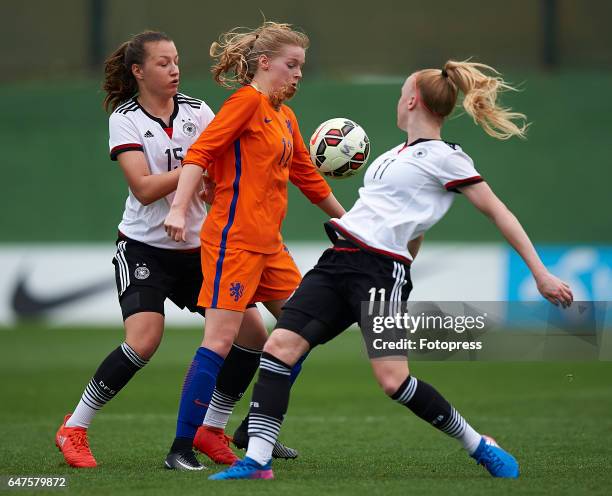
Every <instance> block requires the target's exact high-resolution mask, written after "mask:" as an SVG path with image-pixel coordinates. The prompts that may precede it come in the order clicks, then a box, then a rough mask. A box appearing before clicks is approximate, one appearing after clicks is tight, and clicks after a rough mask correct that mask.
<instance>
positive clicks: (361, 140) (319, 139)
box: [310, 117, 370, 178]
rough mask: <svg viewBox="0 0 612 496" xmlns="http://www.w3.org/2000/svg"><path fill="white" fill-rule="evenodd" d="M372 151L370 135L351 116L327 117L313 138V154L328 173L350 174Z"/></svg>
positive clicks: (318, 163) (315, 161)
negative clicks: (344, 117)
mask: <svg viewBox="0 0 612 496" xmlns="http://www.w3.org/2000/svg"><path fill="white" fill-rule="evenodd" d="M369 155H370V140H369V139H368V135H367V134H366V133H365V131H364V130H363V128H362V127H361V126H360V125H359V124H357V123H355V122H353V121H352V120H350V119H343V118H340V117H338V118H335V119H330V120H328V121H325V122H324V123H323V124H321V125H320V126H319V127H318V128H317V130H316V131H315V132H314V134H313V135H312V138H310V158H311V160H312V163H313V164H315V165H316V167H317V169H318V170H319V172H320V173H321V174H323V175H325V176H329V177H335V178H341V177H350V176H352V175H354V174H356V173H357V171H359V170H360V169H361V168H362V167H363V166H364V165H365V163H366V162H367V161H368V156H369Z"/></svg>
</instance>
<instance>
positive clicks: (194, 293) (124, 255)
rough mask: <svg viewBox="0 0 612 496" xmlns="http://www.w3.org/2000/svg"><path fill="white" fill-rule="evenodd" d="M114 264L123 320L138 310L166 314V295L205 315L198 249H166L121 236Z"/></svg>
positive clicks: (179, 304) (177, 303) (178, 303)
mask: <svg viewBox="0 0 612 496" xmlns="http://www.w3.org/2000/svg"><path fill="white" fill-rule="evenodd" d="M113 264H114V266H115V280H116V283H117V292H118V294H119V303H120V305H121V313H122V314H123V320H125V319H127V318H128V317H129V316H130V315H133V314H135V313H139V312H157V313H160V314H162V315H164V301H165V299H166V298H169V299H170V300H172V301H173V302H174V304H175V305H176V306H178V307H179V308H185V307H187V308H188V309H189V310H190V311H191V312H198V313H200V314H201V315H204V309H203V308H201V307H198V304H197V303H198V295H199V293H200V288H201V287H202V266H201V264H200V249H199V248H198V249H195V250H189V251H178V250H167V249H163V248H156V247H154V246H150V245H147V244H145V243H141V242H139V241H135V240H133V239H130V238H127V237H125V236H123V235H120V236H119V238H118V239H117V253H116V254H115V257H114V258H113Z"/></svg>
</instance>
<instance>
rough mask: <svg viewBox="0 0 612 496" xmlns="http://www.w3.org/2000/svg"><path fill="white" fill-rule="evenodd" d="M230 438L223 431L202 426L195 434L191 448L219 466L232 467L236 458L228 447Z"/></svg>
mask: <svg viewBox="0 0 612 496" xmlns="http://www.w3.org/2000/svg"><path fill="white" fill-rule="evenodd" d="M231 440H232V438H231V437H229V436H227V435H226V434H225V431H224V430H223V429H219V428H217V427H210V426H208V425H202V426H200V427H199V429H198V432H196V435H195V439H194V440H193V447H194V448H195V449H197V450H198V451H201V452H202V453H204V454H205V455H206V456H207V457H208V458H210V459H211V460H212V461H213V462H215V463H218V464H220V465H232V464H233V463H234V462H235V461H237V460H238V457H237V456H236V455H235V454H234V452H233V451H232V450H231V448H230V447H229V443H230V441H231Z"/></svg>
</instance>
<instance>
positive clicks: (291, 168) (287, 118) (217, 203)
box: [183, 86, 331, 254]
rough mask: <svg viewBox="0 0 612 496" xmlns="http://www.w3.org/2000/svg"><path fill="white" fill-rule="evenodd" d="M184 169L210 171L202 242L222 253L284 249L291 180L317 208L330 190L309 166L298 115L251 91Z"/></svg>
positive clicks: (230, 106) (224, 111)
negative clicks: (210, 202)
mask: <svg viewBox="0 0 612 496" xmlns="http://www.w3.org/2000/svg"><path fill="white" fill-rule="evenodd" d="M183 163H184V164H195V165H199V166H200V167H202V168H204V169H206V170H207V171H208V173H209V175H210V176H211V178H212V179H213V180H214V181H215V183H216V185H217V186H216V189H215V200H214V202H213V205H212V208H211V210H210V212H209V213H208V216H207V217H206V220H205V222H204V225H203V226H202V232H201V239H202V241H203V242H205V243H210V244H212V245H214V246H218V247H220V248H221V249H225V248H232V249H243V250H248V251H252V252H257V253H263V254H272V253H277V252H278V251H279V250H281V249H282V238H281V235H280V229H281V225H282V222H283V219H284V218H285V214H286V211H287V182H288V181H291V182H292V183H293V184H295V185H296V186H297V187H298V188H299V189H300V190H301V191H302V193H304V195H305V196H306V197H308V199H309V200H310V201H311V202H312V203H318V202H320V201H321V200H324V199H325V198H327V196H328V195H329V194H330V192H331V190H330V188H329V186H328V184H327V183H326V182H325V180H324V179H323V178H322V177H321V175H320V174H319V173H318V172H317V170H316V169H315V166H314V165H313V164H312V162H311V160H310V156H309V153H308V150H307V149H306V146H305V145H304V141H303V140H302V136H301V134H300V130H299V127H298V123H297V119H296V118H295V114H294V113H293V111H292V110H291V109H290V108H289V107H287V106H286V105H282V106H281V107H280V108H279V109H275V108H274V107H273V106H272V105H271V104H270V102H269V100H268V98H267V97H266V96H265V95H263V94H262V93H260V92H259V91H257V90H256V89H255V88H253V87H252V86H245V87H242V88H240V89H239V90H237V91H235V92H234V93H233V94H232V95H231V96H230V97H229V98H228V99H227V100H226V102H225V103H224V104H223V106H222V107H221V109H220V110H219V113H218V114H217V115H216V117H215V118H214V119H213V121H212V122H211V123H210V124H209V126H208V127H207V128H206V129H205V131H204V132H203V133H202V134H201V135H200V137H199V138H198V140H197V141H196V142H195V143H194V144H193V145H192V146H191V148H189V150H188V152H187V155H186V156H185V159H184V160H183Z"/></svg>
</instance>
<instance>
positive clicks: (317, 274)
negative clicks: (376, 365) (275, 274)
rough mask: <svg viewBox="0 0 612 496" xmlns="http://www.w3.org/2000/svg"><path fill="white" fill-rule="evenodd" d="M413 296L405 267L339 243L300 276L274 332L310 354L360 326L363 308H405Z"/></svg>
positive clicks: (348, 244)
mask: <svg viewBox="0 0 612 496" xmlns="http://www.w3.org/2000/svg"><path fill="white" fill-rule="evenodd" d="M411 290H412V281H411V279H410V266H409V265H406V264H405V263H403V262H400V261H397V260H395V259H393V258H391V257H389V256H385V255H380V254H378V253H373V252H369V251H365V250H364V249H362V248H359V247H357V246H356V245H354V244H353V243H351V242H350V241H346V240H338V241H336V243H335V244H334V246H333V248H329V249H328V250H326V251H325V252H324V253H323V255H322V256H321V258H320V259H319V261H318V262H317V265H315V267H314V268H313V269H312V270H310V271H309V272H308V273H307V274H306V275H305V276H304V278H303V279H302V282H301V284H300V286H299V287H298V289H297V290H296V292H295V293H294V294H293V296H292V297H291V298H290V299H289V301H288V302H287V303H286V304H285V305H284V306H283V312H282V314H281V316H280V318H279V319H278V323H277V325H276V327H277V328H281V329H288V330H290V331H293V332H295V333H297V334H299V335H300V336H302V337H303V338H304V339H306V341H308V343H309V344H310V347H311V348H313V347H315V346H316V345H318V344H323V343H326V342H327V341H330V340H331V339H333V338H335V337H336V336H338V335H339V334H340V333H342V332H343V331H344V330H345V329H347V328H348V327H350V326H351V325H352V324H354V323H355V322H357V323H358V324H360V321H361V304H362V302H370V301H372V300H376V301H380V299H381V298H382V299H383V300H385V301H387V302H390V301H396V302H400V301H401V302H405V301H406V300H408V296H409V294H410V291H411ZM383 295H384V296H383Z"/></svg>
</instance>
